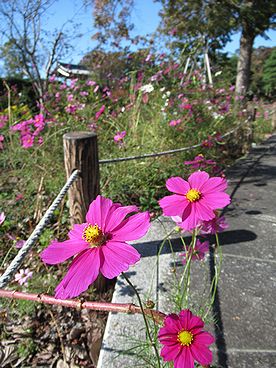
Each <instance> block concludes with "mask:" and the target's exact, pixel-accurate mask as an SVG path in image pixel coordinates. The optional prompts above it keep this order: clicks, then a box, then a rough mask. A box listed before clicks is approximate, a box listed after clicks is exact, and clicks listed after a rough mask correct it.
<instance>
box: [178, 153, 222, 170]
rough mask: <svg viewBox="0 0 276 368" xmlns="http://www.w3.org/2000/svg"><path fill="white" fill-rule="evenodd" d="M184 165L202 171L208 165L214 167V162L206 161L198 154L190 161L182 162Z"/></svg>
mask: <svg viewBox="0 0 276 368" xmlns="http://www.w3.org/2000/svg"><path fill="white" fill-rule="evenodd" d="M184 164H185V165H191V166H192V168H193V169H203V168H205V167H206V166H208V165H216V162H215V161H213V160H206V158H205V157H204V156H203V155H202V154H199V155H197V156H195V158H194V159H193V160H192V161H184Z"/></svg>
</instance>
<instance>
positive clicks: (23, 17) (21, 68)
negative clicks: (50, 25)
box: [0, 0, 70, 102]
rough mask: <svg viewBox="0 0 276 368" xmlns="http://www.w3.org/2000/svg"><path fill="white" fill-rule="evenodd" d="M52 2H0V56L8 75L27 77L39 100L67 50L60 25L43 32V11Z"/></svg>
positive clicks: (19, 0)
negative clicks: (57, 62) (50, 76)
mask: <svg viewBox="0 0 276 368" xmlns="http://www.w3.org/2000/svg"><path fill="white" fill-rule="evenodd" d="M54 2H55V1H54V0H2V1H1V2H0V30H1V34H2V38H1V41H2V42H1V48H0V54H1V57H2V59H3V61H4V66H5V67H6V72H7V74H9V75H12V74H15V75H20V76H22V75H23V76H24V77H25V78H28V79H29V80H30V81H31V82H32V85H33V88H34V91H35V94H36V96H37V98H38V100H40V102H42V101H43V96H44V93H45V92H46V91H47V87H48V77H49V75H50V74H51V73H52V72H53V68H54V66H55V63H56V61H57V60H58V59H59V58H60V57H61V56H62V55H64V54H65V53H66V51H68V49H69V47H70V46H69V43H68V41H67V39H66V31H65V30H64V26H63V27H62V28H61V29H60V30H56V31H53V32H51V33H50V32H47V31H46V30H45V27H43V26H45V22H46V21H47V11H48V10H49V8H50V7H51V6H52V5H53V3H54Z"/></svg>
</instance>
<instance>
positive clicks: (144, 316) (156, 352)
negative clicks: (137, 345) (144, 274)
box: [122, 272, 161, 368]
mask: <svg viewBox="0 0 276 368" xmlns="http://www.w3.org/2000/svg"><path fill="white" fill-rule="evenodd" d="M122 275H123V277H124V278H125V280H126V282H127V283H128V284H129V286H131V288H132V289H133V291H134V293H135V294H136V296H137V299H138V303H139V306H140V308H141V311H142V315H143V319H144V323H145V327H146V333H147V336H148V338H149V340H150V343H151V346H153V348H154V352H155V355H156V358H157V364H158V368H161V365H160V357H159V353H158V350H157V347H156V343H155V342H154V341H153V340H152V337H151V334H150V328H149V324H148V321H147V318H146V315H145V311H144V307H143V303H142V300H141V298H140V295H139V293H138V291H137V290H136V288H135V286H134V285H133V284H132V283H131V281H130V280H129V278H128V277H127V276H126V274H125V273H124V272H122Z"/></svg>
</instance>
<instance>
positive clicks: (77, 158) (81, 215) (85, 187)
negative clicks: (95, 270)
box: [63, 132, 110, 291]
mask: <svg viewBox="0 0 276 368" xmlns="http://www.w3.org/2000/svg"><path fill="white" fill-rule="evenodd" d="M63 146H64V163H65V170H66V175H67V178H68V177H69V176H70V175H71V174H72V172H73V171H74V170H76V169H78V170H80V177H79V179H78V180H76V181H75V182H74V183H73V185H72V186H71V188H70V189H69V191H68V195H69V207H70V221H71V224H72V225H73V224H81V223H83V222H85V221H86V220H85V215H86V213H87V210H88V207H89V205H90V203H91V202H92V201H93V200H94V199H95V198H96V196H97V195H98V194H99V193H100V174H99V158H98V143H97V135H96V134H94V133H90V132H72V133H66V134H64V136H63ZM109 284H110V280H108V279H106V278H104V277H103V276H102V275H101V274H100V275H99V277H98V278H97V280H96V281H95V283H94V286H95V288H96V289H97V290H98V291H104V290H106V289H107V287H108V285H109Z"/></svg>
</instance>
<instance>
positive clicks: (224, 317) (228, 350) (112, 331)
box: [98, 135, 276, 368]
mask: <svg viewBox="0 0 276 368" xmlns="http://www.w3.org/2000/svg"><path fill="white" fill-rule="evenodd" d="M227 178H228V180H229V190H228V193H229V194H231V196H232V203H231V205H230V206H229V208H228V209H227V211H226V214H225V215H226V218H227V221H228V222H229V224H230V227H229V229H228V230H227V231H225V232H224V233H223V234H221V236H220V242H221V244H222V249H223V255H224V259H223V266H222V273H221V279H220V283H219V290H218V294H217V298H216V302H215V305H214V308H213V316H214V321H216V322H215V323H214V324H213V326H211V328H210V331H211V332H212V333H213V334H214V336H215V337H216V344H214V345H213V351H214V366H215V367H217V368H218V367H222V368H273V367H276V333H275V328H276V321H275V320H276V308H275V303H276V292H275V286H276V285H275V281H276V279H275V275H276V273H275V271H276V258H275V243H276V213H275V207H276V135H274V136H272V137H271V138H270V139H268V140H267V141H266V142H264V143H263V144H262V145H260V146H257V147H255V148H254V149H253V150H252V152H251V153H250V154H249V155H248V156H247V157H246V158H244V159H240V160H239V161H238V162H237V163H236V164H235V165H234V166H233V167H232V168H231V169H230V170H228V173H227ZM173 226H174V224H173V223H172V222H171V221H170V220H169V219H168V218H164V217H161V218H160V219H158V220H156V221H154V223H153V225H152V227H151V229H150V231H149V233H148V234H147V236H146V237H145V238H143V243H139V244H136V245H135V246H136V248H137V249H138V250H139V251H140V252H141V254H142V256H143V258H142V260H141V261H140V262H139V263H138V264H137V265H135V266H134V267H132V268H131V270H130V271H129V272H128V276H129V277H130V279H131V281H132V283H133V284H135V285H136V286H137V288H138V290H139V291H140V293H141V294H142V296H143V297H144V299H152V300H153V301H155V302H156V305H157V308H158V309H159V310H161V311H163V312H172V310H171V308H172V307H171V306H172V304H171V302H170V300H169V293H168V291H169V290H170V289H171V287H172V286H171V285H172V277H173V275H172V271H173V270H172V264H173V255H172V253H171V250H170V247H169V246H168V244H166V245H165V247H164V248H163V251H162V255H161V256H160V257H159V262H158V263H157V260H156V254H157V252H158V250H159V248H160V245H161V242H162V240H163V238H164V236H165V234H166V233H167V232H169V231H170V230H171V229H172V227H173ZM172 244H173V248H174V251H175V252H178V251H181V244H180V242H179V240H178V239H177V238H175V239H173V241H172ZM176 254H177V253H176ZM177 264H179V266H178V267H177V269H176V272H180V271H181V263H180V262H178V263H177ZM206 267H208V268H209V272H211V273H212V267H213V259H212V254H210V255H209V257H207V260H206V261H205V262H195V263H194V264H193V268H194V270H193V275H195V276H193V277H194V279H193V284H192V287H191V289H192V290H194V293H193V294H194V295H193V296H192V300H194V301H195V303H196V305H200V302H201V300H202V296H203V295H204V293H206V280H205V282H204V281H203V279H204V276H203V272H204V269H205V270H206ZM207 282H208V280H207ZM113 302H117V303H127V302H133V303H135V304H137V300H136V298H135V296H134V294H133V292H132V290H131V289H130V288H129V286H128V285H127V284H126V283H125V282H124V280H123V279H122V278H121V277H120V278H118V281H117V284H116V288H115V292H114V296H113ZM144 336H145V332H144V329H143V321H142V318H141V316H136V315H125V314H114V313H113V314H110V315H109V317H108V322H107V326H106V331H105V335H104V340H103V344H102V350H101V354H100V358H99V362H98V368H109V367H111V368H117V367H118V368H130V367H131V368H133V367H146V365H145V363H144V362H142V361H141V359H139V358H137V357H136V356H134V355H133V353H132V351H133V350H129V355H127V356H126V355H122V354H121V353H122V352H123V351H125V350H126V349H132V348H133V346H134V345H136V346H139V344H140V343H141V341H142V340H143V339H144ZM137 349H138V351H139V348H137ZM137 349H136V350H137Z"/></svg>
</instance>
